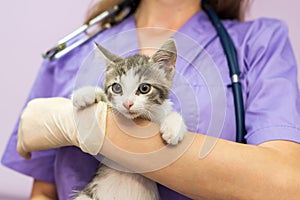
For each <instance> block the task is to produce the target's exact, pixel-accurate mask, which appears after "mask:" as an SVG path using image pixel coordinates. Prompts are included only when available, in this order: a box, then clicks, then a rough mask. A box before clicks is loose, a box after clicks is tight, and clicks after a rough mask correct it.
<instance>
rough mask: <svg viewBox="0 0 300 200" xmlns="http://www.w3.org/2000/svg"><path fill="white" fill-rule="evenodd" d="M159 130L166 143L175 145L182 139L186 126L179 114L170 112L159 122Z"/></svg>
mask: <svg viewBox="0 0 300 200" xmlns="http://www.w3.org/2000/svg"><path fill="white" fill-rule="evenodd" d="M160 132H161V134H162V138H163V139H164V140H165V141H166V142H167V143H168V144H172V145H177V144H178V143H179V142H180V141H181V140H182V139H183V137H184V134H185V133H186V132H187V128H186V125H185V123H184V121H183V118H182V117H181V115H179V114H178V113H177V112H171V113H170V114H169V115H168V116H167V117H166V118H165V119H164V121H163V122H162V123H161V125H160Z"/></svg>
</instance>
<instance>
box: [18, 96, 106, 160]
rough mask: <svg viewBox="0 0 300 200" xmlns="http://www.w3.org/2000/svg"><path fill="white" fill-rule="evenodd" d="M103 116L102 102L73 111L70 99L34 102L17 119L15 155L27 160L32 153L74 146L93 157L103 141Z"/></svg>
mask: <svg viewBox="0 0 300 200" xmlns="http://www.w3.org/2000/svg"><path fill="white" fill-rule="evenodd" d="M106 115H107V104H106V103H104V102H99V103H97V104H94V105H92V106H90V107H87V108H85V109H83V110H77V109H76V108H74V107H73V104H72V101H71V100H70V99H66V98H60V97H57V98H43V99H42V98H41V99H34V100H32V101H30V102H29V103H28V105H27V107H26V108H25V109H24V111H23V113H22V116H21V121H20V125H19V130H18V144H17V151H18V153H19V154H20V155H21V156H22V157H24V158H26V159H29V158H30V157H31V153H30V152H33V151H40V150H45V149H52V148H58V147H63V146H73V145H74V146H78V147H79V148H81V149H82V150H83V151H84V152H87V153H89V154H92V155H96V154H97V153H98V152H99V151H100V149H101V147H102V144H103V141H104V136H105V131H106Z"/></svg>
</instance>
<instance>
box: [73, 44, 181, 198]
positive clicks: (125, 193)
mask: <svg viewBox="0 0 300 200" xmlns="http://www.w3.org/2000/svg"><path fill="white" fill-rule="evenodd" d="M97 47H98V49H99V50H100V52H101V53H102V54H103V55H104V57H105V58H106V59H107V60H108V61H109V63H108V64H107V68H106V72H105V80H104V91H103V90H102V89H101V88H95V87H83V88H80V89H78V90H76V91H75V92H74V93H73V95H72V98H73V103H74V106H75V107H77V108H78V109H84V108H85V107H87V106H89V105H92V104H94V103H96V102H99V101H108V102H109V103H110V105H111V106H112V108H113V110H115V111H117V112H118V113H121V114H123V115H124V116H125V117H126V118H130V119H134V118H137V117H139V118H143V119H147V120H151V121H153V122H155V123H158V124H159V125H160V132H161V135H162V138H163V139H164V140H165V141H166V142H167V143H168V144H172V145H176V144H178V142H180V141H181V140H182V139H183V137H184V133H185V132H186V126H185V123H184V121H183V119H182V117H181V115H179V114H178V113H177V112H173V111H172V103H171V101H170V100H169V99H168V96H169V94H170V90H171V86H172V82H173V77H174V74H175V62H176V58H177V49H176V46H175V41H174V40H173V39H169V40H167V41H166V42H165V43H164V44H163V45H162V46H161V48H160V49H158V50H157V51H156V52H155V53H154V55H153V56H151V57H148V56H145V55H138V54H137V55H133V56H130V57H127V58H124V59H123V58H120V57H119V56H116V55H114V54H112V53H111V52H109V51H108V50H106V49H105V48H103V47H102V46H100V45H97ZM75 199H76V200H86V199H93V200H98V199H99V200H100V199H104V200H110V199H117V200H119V199H120V200H121V199H122V200H123V199H124V200H158V199H159V194H158V190H157V186H156V183H155V182H153V181H152V180H150V179H147V178H145V177H143V176H142V175H139V174H135V173H126V172H121V171H117V170H115V169H112V168H109V167H107V166H105V165H103V164H102V165H101V164H100V166H99V169H98V171H97V174H96V176H95V177H94V179H93V180H92V181H91V182H90V183H89V184H88V185H87V186H86V187H85V188H84V189H83V190H82V191H80V192H79V193H77V194H76V197H75Z"/></svg>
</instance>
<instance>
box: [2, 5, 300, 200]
mask: <svg viewBox="0 0 300 200" xmlns="http://www.w3.org/2000/svg"><path fill="white" fill-rule="evenodd" d="M109 2H114V1H109V0H103V1H101V2H99V4H96V5H95V6H94V9H92V10H91V12H90V18H89V19H93V18H94V17H95V16H97V15H98V14H99V13H101V12H102V11H103V9H101V8H107V7H111V6H110V5H106V4H110V3H109ZM209 2H210V1H209ZM213 2H214V1H212V2H211V4H213ZM243 2H244V1H238V0H226V1H225V0H224V1H221V0H220V1H219V3H218V5H217V6H216V5H213V7H214V9H215V10H216V12H217V14H218V15H219V17H220V18H221V19H223V23H224V26H225V28H226V29H227V31H228V32H229V34H230V36H231V38H232V41H233V44H234V46H235V49H236V52H237V59H238V64H239V70H240V72H241V73H240V74H239V75H240V76H239V82H240V84H241V86H242V96H243V98H244V100H243V103H244V106H245V119H244V123H245V131H246V135H245V137H244V139H245V140H246V143H247V144H241V143H237V142H236V124H235V108H234V103H233V93H232V87H231V84H232V83H231V78H230V77H229V74H230V72H229V69H228V66H227V65H228V62H227V59H226V56H225V54H224V51H223V47H222V44H221V42H220V39H219V37H218V36H217V32H216V29H215V28H214V26H213V25H212V23H211V21H210V19H209V17H208V16H207V14H206V13H205V12H204V11H203V10H202V8H201V2H200V1H199V0H186V1H181V0H155V1H153V0H141V1H140V2H139V4H138V5H137V8H136V10H135V12H134V13H132V14H130V16H129V17H127V18H126V19H124V20H123V21H121V22H120V23H118V24H116V25H114V26H112V27H111V28H109V29H107V30H105V31H103V32H101V33H99V34H97V35H95V36H94V37H93V38H92V39H90V40H88V41H86V42H85V43H84V44H82V45H80V46H78V47H77V48H75V49H73V50H72V51H70V52H68V53H67V54H65V55H63V56H61V57H59V58H56V59H50V60H46V61H45V62H44V63H43V64H42V66H41V68H40V71H39V74H38V76H37V78H36V81H35V83H34V86H33V88H32V91H31V92H30V94H29V97H28V100H27V102H26V104H25V108H24V111H23V114H22V116H21V118H20V120H19V122H18V123H17V125H16V127H15V129H14V132H13V133H12V136H11V138H10V140H9V142H8V145H7V148H6V151H5V153H4V156H3V158H2V163H3V164H4V165H6V166H8V167H9V168H12V169H14V170H16V171H19V172H21V173H23V174H26V175H29V176H31V177H33V178H34V183H33V187H32V193H31V197H30V198H31V199H63V200H64V199H70V198H71V197H70V195H71V194H72V192H73V191H74V190H80V189H82V188H83V187H84V186H85V185H86V184H87V183H88V182H89V181H90V180H91V179H92V177H93V175H94V173H95V171H96V167H97V165H98V162H99V161H98V160H97V159H95V157H94V155H97V154H98V153H99V154H101V155H104V156H105V157H107V158H110V159H112V160H114V161H116V162H118V163H121V164H122V165H124V166H126V167H127V168H129V169H132V170H134V171H138V172H140V173H142V174H143V175H145V176H146V177H148V178H150V179H152V180H155V181H156V182H157V183H158V188H159V192H160V198H161V199H264V200H265V199H289V200H293V199H295V200H296V199H300V159H299V155H300V145H299V142H300V99H299V90H298V86H297V64H296V61H295V58H294V55H293V52H292V48H291V44H290V42H289V39H288V31H287V28H286V26H285V24H284V23H282V22H281V21H278V20H273V19H258V20H255V21H250V22H244V21H243V20H242V19H243V14H244V8H246V7H244V4H243ZM114 3H116V2H114ZM117 3H120V1H119V2H117ZM103 5H105V6H107V7H105V6H103ZM87 21H89V20H87ZM145 27H159V28H161V32H160V34H153V32H151V34H150V33H149V34H148V35H147V33H146V34H143V33H142V32H141V30H143V29H139V28H145ZM165 29H168V30H173V31H177V32H178V33H182V35H187V36H188V37H189V38H191V40H192V41H194V42H195V43H197V44H198V45H199V46H201V47H204V48H205V51H206V52H207V53H208V54H209V55H210V58H211V59H212V60H213V61H214V63H215V65H216V66H217V68H218V70H219V73H220V76H221V79H220V80H222V84H223V85H222V86H220V85H215V86H214V87H215V88H218V87H219V88H222V91H224V96H225V100H226V101H225V104H224V106H223V107H224V109H225V112H223V113H225V114H224V121H222V120H221V121H220V123H219V125H220V126H221V130H220V134H219V135H214V134H211V135H212V136H206V133H207V132H208V131H209V127H210V126H209V125H210V123H211V122H212V121H211V119H212V117H213V116H214V115H212V114H211V113H212V112H213V111H214V110H213V108H212V104H210V103H209V102H210V98H211V96H210V94H213V90H212V91H207V89H205V88H206V87H205V84H202V83H204V82H205V81H203V82H201V81H199V79H198V78H199V77H198V76H193V75H194V74H193V70H192V69H194V68H193V67H192V66H193V65H188V66H186V65H184V64H186V63H185V59H184V58H183V57H184V56H185V55H190V54H189V53H191V52H192V53H193V52H194V53H195V56H194V57H197V55H198V53H199V55H200V54H201V52H202V51H198V50H199V49H198V50H197V48H196V49H194V48H192V49H191V46H189V45H188V44H187V45H185V43H183V42H182V40H180V39H178V40H177V38H176V36H174V38H175V40H176V42H177V47H178V49H179V53H180V54H179V55H181V57H180V56H179V57H178V60H177V65H176V68H177V70H178V71H179V72H181V73H180V74H181V75H182V76H183V77H185V78H186V79H187V80H189V81H190V82H188V83H190V85H191V87H192V90H193V91H194V92H195V94H194V95H195V96H196V97H195V99H196V100H195V101H196V105H197V106H196V107H194V105H195V104H193V103H191V100H190V99H189V98H186V99H184V98H183V100H184V101H180V102H177V101H175V100H176V99H175V98H174V99H173V100H174V107H175V109H178V110H179V109H180V108H181V107H180V106H182V110H185V109H187V110H186V112H185V113H183V117H184V119H185V121H186V123H187V125H188V129H189V131H190V132H187V133H186V135H185V138H184V139H183V141H182V142H181V143H180V144H179V145H178V146H176V147H174V148H164V147H165V146H166V145H165V144H164V143H163V141H162V139H161V137H160V135H159V134H155V135H153V137H150V138H148V139H147V140H145V139H141V138H139V137H135V136H133V135H132V134H124V133H126V132H128V130H124V128H122V127H121V126H120V123H121V122H119V121H118V120H117V119H116V118H115V115H114V114H113V113H112V112H110V110H109V109H108V108H107V105H106V104H105V103H99V104H95V105H94V106H92V107H90V108H88V109H86V110H83V111H82V112H81V113H77V114H78V115H77V117H79V118H82V116H91V115H88V114H89V112H90V113H94V114H95V113H96V116H97V120H98V124H99V125H100V126H94V125H91V124H89V125H90V126H89V127H93V128H95V129H93V130H92V131H91V133H90V135H89V137H88V138H82V137H81V136H80V135H77V132H76V131H75V130H76V129H77V127H78V126H77V125H78V124H76V123H75V122H74V111H73V106H72V102H71V100H69V99H68V98H63V97H69V96H70V94H71V93H72V89H73V86H74V82H76V80H75V79H76V74H77V72H78V70H79V68H80V65H81V63H82V62H83V60H84V59H85V58H86V57H87V56H88V55H89V53H90V52H91V51H92V50H93V48H94V42H95V41H96V42H97V43H105V41H106V40H109V38H111V37H112V36H113V35H116V34H118V33H120V32H127V31H131V30H135V32H134V33H135V34H133V35H132V37H131V39H128V38H127V39H128V40H124V39H123V40H122V39H120V38H114V39H115V40H114V41H115V43H113V44H112V46H111V47H110V48H111V51H113V52H115V53H122V52H125V51H126V49H127V48H131V49H135V48H138V49H140V53H144V54H148V55H151V53H152V51H151V50H150V51H149V49H145V47H147V45H148V39H149V41H153V40H155V39H157V40H158V41H160V42H162V41H164V40H166V39H167V38H169V37H170V36H172V35H170V32H168V31H166V32H165V31H164V30H165ZM179 35H180V34H179ZM79 37H80V36H79ZM150 38H151V40H150ZM160 42H158V43H160ZM157 45H159V44H157ZM181 47H182V48H181ZM193 50H194V51H193ZM201 55H202V54H201ZM187 57H188V56H187ZM191 60H192V59H191ZM192 83H193V84H192ZM187 85H188V84H187ZM175 86H176V84H175ZM175 86H174V90H176V91H177V92H178V94H177V95H178V97H179V98H180V97H182V96H185V95H187V92H186V90H185V89H186V88H185V87H184V85H181V86H182V87H179V86H178V87H175ZM211 86H212V85H211ZM176 88H177V89H176ZM212 88H213V87H212ZM187 96H188V95H187ZM43 97H44V99H36V98H43ZM45 97H47V98H45ZM48 97H54V98H48ZM33 99H36V100H33ZM32 100H33V101H32ZM199 102H200V103H199ZM179 104H180V105H179ZM198 112H199V113H201V114H200V120H199V121H198V124H196V127H193V126H194V125H195V124H194V123H189V122H194V120H195V118H198V117H199V115H198ZM193 113H194V114H193ZM221 113H222V112H220V114H221ZM86 114H87V115H86ZM87 121H88V120H87ZM149 123H150V122H147V121H142V120H140V121H137V124H139V125H141V126H143V127H145V126H146V127H147V126H149ZM81 126H82V125H81ZM217 136H218V137H217ZM210 141H211V143H212V145H206V147H210V148H208V149H207V150H208V151H207V152H206V154H205V155H202V154H201V152H202V151H201V150H203V148H204V146H205V145H204V144H208V143H209V142H210ZM78 147H79V148H78ZM160 149H165V150H166V151H165V152H162V154H161V155H162V157H158V158H157V157H155V158H157V159H155V158H154V159H153V158H151V156H150V154H148V153H149V152H155V151H158V150H160ZM178 149H179V152H180V155H179V156H177V157H176V156H175V157H173V158H176V159H173V160H172V161H170V162H169V161H168V162H166V164H165V165H164V166H160V165H157V164H161V163H163V162H164V161H165V159H168V156H165V157H163V156H164V155H170V156H169V157H172V156H173V155H175V154H176V152H178ZM30 152H32V154H30ZM20 155H21V156H20ZM136 155H145V156H141V157H138V156H136ZM147 155H148V156H147ZM24 158H26V159H24ZM29 158H30V159H29ZM137 158H139V159H137ZM159 158H162V160H159Z"/></svg>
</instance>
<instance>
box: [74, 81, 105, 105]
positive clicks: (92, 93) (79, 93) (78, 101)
mask: <svg viewBox="0 0 300 200" xmlns="http://www.w3.org/2000/svg"><path fill="white" fill-rule="evenodd" d="M71 99H72V102H73V105H74V107H75V108H77V109H84V108H86V107H88V106H90V105H93V104H95V103H98V102H100V101H104V102H108V100H107V97H106V94H105V93H104V91H103V90H102V89H101V88H99V87H92V86H87V87H83V88H79V89H77V90H75V91H74V92H73V94H72V97H71Z"/></svg>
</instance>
